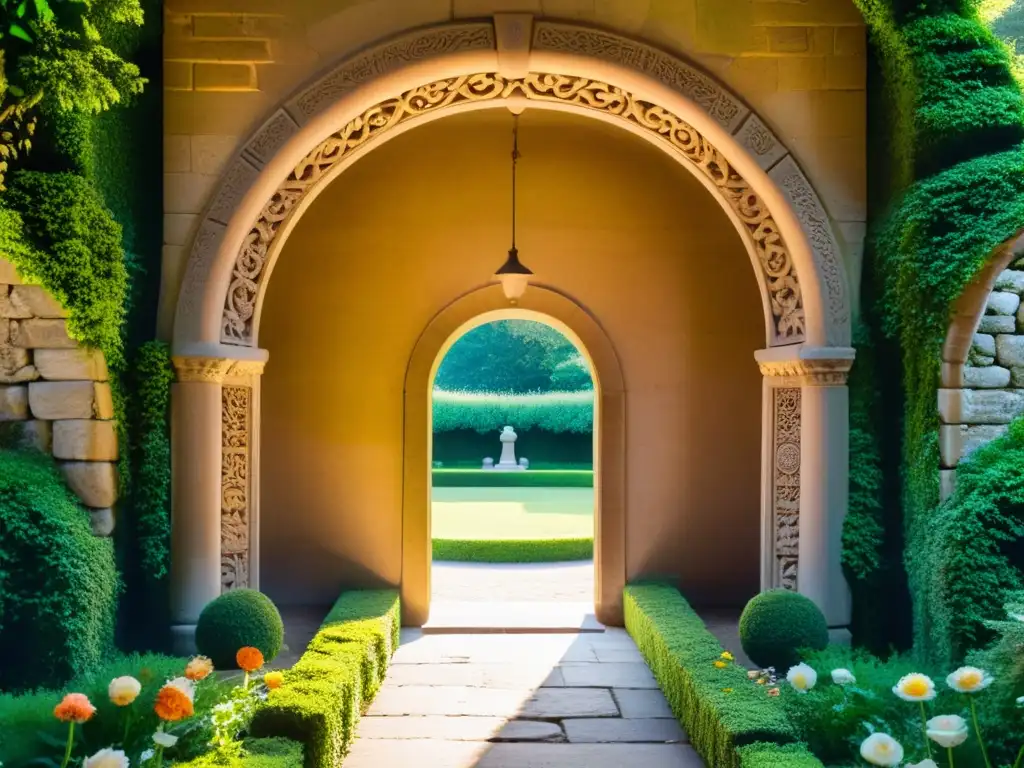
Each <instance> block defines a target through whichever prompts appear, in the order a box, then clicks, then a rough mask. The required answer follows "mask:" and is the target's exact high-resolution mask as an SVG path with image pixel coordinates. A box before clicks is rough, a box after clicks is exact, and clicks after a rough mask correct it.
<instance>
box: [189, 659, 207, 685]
mask: <svg viewBox="0 0 1024 768" xmlns="http://www.w3.org/2000/svg"><path fill="white" fill-rule="evenodd" d="M211 672H213V662H212V661H210V660H209V659H208V658H206V657H205V656H196V657H194V658H193V659H192V660H191V661H189V663H188V664H187V665H185V677H187V678H188V679H189V680H193V681H195V682H198V681H200V680H205V679H206V678H207V677H209V676H210V673H211Z"/></svg>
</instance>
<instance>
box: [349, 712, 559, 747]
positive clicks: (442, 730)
mask: <svg viewBox="0 0 1024 768" xmlns="http://www.w3.org/2000/svg"><path fill="white" fill-rule="evenodd" d="M358 737H359V738H360V739H442V740H445V741H499V740H505V741H550V740H556V741H564V740H565V734H564V732H563V731H562V728H561V727H560V726H559V725H558V724H557V723H549V722H544V721H541V720H507V719H506V718H504V717H448V716H440V715H428V716H417V717H364V718H363V719H362V720H360V722H359V734H358Z"/></svg>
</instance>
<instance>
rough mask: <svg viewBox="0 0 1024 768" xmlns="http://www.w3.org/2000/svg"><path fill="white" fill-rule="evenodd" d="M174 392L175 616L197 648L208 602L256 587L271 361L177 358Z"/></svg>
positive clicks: (177, 627) (182, 644)
mask: <svg viewBox="0 0 1024 768" xmlns="http://www.w3.org/2000/svg"><path fill="white" fill-rule="evenodd" d="M173 362H174V367H175V370H176V371H177V375H178V381H177V382H176V383H175V384H174V385H173V386H172V389H171V461H172V505H173V506H172V515H171V620H172V635H173V642H174V651H175V652H176V653H181V654H187V653H191V652H192V651H193V650H194V635H195V625H196V622H197V620H198V618H199V614H200V612H201V611H202V610H203V607H204V606H205V605H206V604H207V603H208V602H209V601H210V600H212V599H213V598H215V597H217V595H219V594H221V592H223V591H226V590H228V589H234V588H236V587H247V586H251V587H256V586H257V583H258V581H257V579H258V565H257V563H256V552H257V547H256V541H257V537H258V522H257V515H256V509H257V507H258V497H259V494H258V488H257V484H256V477H257V475H258V472H257V467H258V459H259V451H258V445H257V443H258V435H259V430H258V413H259V375H260V373H262V371H263V366H264V361H263V360H231V359H227V358H220V357H175V358H174V359H173Z"/></svg>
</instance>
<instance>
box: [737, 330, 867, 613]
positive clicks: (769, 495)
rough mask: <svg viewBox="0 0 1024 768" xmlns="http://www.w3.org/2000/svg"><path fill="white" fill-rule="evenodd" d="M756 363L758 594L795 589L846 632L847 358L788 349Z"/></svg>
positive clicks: (850, 353) (828, 350) (848, 354)
mask: <svg viewBox="0 0 1024 768" xmlns="http://www.w3.org/2000/svg"><path fill="white" fill-rule="evenodd" d="M755 356H756V358H757V361H758V363H759V365H760V367H761V371H762V373H763V374H764V375H765V395H766V403H765V426H766V439H765V441H764V449H765V450H764V455H763V457H762V466H763V470H762V473H763V479H764V487H765V493H764V497H763V502H764V507H763V509H762V521H763V523H762V526H763V530H764V553H763V556H762V562H763V565H764V567H763V569H762V574H763V581H762V588H771V587H779V586H781V587H785V588H788V589H795V590H797V591H799V592H800V593H801V594H804V595H807V596H808V597H809V598H811V599H812V600H814V602H815V603H816V604H817V605H818V607H819V608H821V610H822V611H823V612H824V614H825V618H826V619H827V621H828V624H829V627H830V628H835V629H840V628H845V627H847V626H848V625H849V623H850V594H849V588H848V586H847V584H846V579H845V577H844V576H843V570H842V562H841V557H842V532H843V520H844V519H845V517H846V509H847V501H848V496H849V472H850V468H849V465H850V444H849V431H850V413H849V411H850V408H849V392H848V389H847V386H846V377H847V374H848V372H849V370H850V367H851V365H852V364H853V358H854V350H853V349H850V348H846V347H837V348H833V347H807V346H805V345H794V346H791V347H774V348H772V349H767V350H761V351H760V352H758V353H756V355H755Z"/></svg>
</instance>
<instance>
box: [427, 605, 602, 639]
mask: <svg viewBox="0 0 1024 768" xmlns="http://www.w3.org/2000/svg"><path fill="white" fill-rule="evenodd" d="M603 628H604V627H603V625H602V624H601V623H600V622H599V621H598V620H597V618H596V617H595V616H594V603H593V600H590V601H586V602H574V603H565V602H559V603H555V602H525V601H518V602H516V601H501V602H497V601H496V602H487V603H482V602H472V601H468V600H451V599H434V600H433V601H432V602H431V604H430V620H429V621H428V622H427V623H426V624H424V625H423V632H424V633H425V634H436V633H442V632H444V633H452V632H488V633H500V632H510V631H517V630H518V631H528V632H530V633H539V632H556V631H563V632H598V631H600V630H602V629H603Z"/></svg>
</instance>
